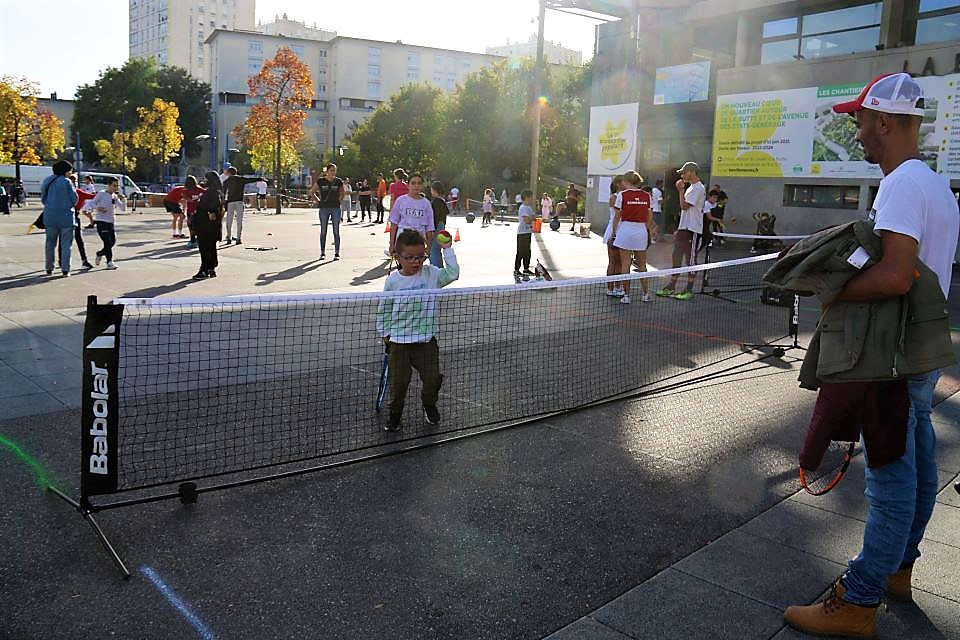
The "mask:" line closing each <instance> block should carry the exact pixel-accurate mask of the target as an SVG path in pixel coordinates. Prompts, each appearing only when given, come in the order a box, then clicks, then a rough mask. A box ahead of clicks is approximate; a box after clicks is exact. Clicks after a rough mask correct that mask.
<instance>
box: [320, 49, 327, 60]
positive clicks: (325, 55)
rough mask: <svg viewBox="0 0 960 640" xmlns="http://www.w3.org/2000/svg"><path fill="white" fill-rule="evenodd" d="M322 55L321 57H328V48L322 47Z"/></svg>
mask: <svg viewBox="0 0 960 640" xmlns="http://www.w3.org/2000/svg"><path fill="white" fill-rule="evenodd" d="M320 57H321V58H326V57H327V50H326V49H320Z"/></svg>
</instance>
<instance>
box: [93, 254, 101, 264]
mask: <svg viewBox="0 0 960 640" xmlns="http://www.w3.org/2000/svg"><path fill="white" fill-rule="evenodd" d="M102 260H103V256H102V255H100V254H99V253H98V254H97V258H96V260H94V261H93V264H95V265H97V266H98V267H99V266H100V262H101V261H102Z"/></svg>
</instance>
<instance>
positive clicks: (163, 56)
mask: <svg viewBox="0 0 960 640" xmlns="http://www.w3.org/2000/svg"><path fill="white" fill-rule="evenodd" d="M129 3H130V34H129V36H130V57H131V58H152V59H153V60H155V61H156V63H157V64H159V65H166V66H176V67H182V68H184V69H186V70H187V71H188V72H189V73H190V75H191V76H193V77H194V78H197V79H198V80H204V81H206V82H209V81H210V78H209V77H208V70H209V68H210V65H209V56H208V54H207V51H206V48H205V45H204V41H205V40H206V39H207V36H209V35H210V34H211V33H213V31H214V29H230V30H233V29H247V30H252V29H253V28H254V26H255V24H256V19H255V17H254V5H255V0H129Z"/></svg>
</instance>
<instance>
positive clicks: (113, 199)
mask: <svg viewBox="0 0 960 640" xmlns="http://www.w3.org/2000/svg"><path fill="white" fill-rule="evenodd" d="M90 206H91V208H92V209H93V210H94V212H95V213H94V216H95V220H96V223H97V234H98V235H99V236H100V239H101V240H102V241H103V248H102V249H100V250H99V251H97V259H96V263H97V264H98V265H99V264H100V261H101V260H103V259H104V258H106V259H107V269H116V268H117V265H116V263H114V261H113V245H115V244H116V243H117V232H116V227H115V223H116V217H115V215H114V214H115V213H116V210H117V209H120V210H121V211H126V208H127V203H126V199H125V198H124V197H123V193H121V192H120V181H119V180H118V179H116V178H110V181H109V182H107V188H106V189H105V190H104V191H101V192H100V193H98V194H97V195H95V196H94V197H93V200H92V201H91V202H90Z"/></svg>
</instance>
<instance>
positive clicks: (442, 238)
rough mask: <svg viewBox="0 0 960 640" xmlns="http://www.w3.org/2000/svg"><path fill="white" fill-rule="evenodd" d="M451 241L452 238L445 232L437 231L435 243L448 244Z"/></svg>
mask: <svg viewBox="0 0 960 640" xmlns="http://www.w3.org/2000/svg"><path fill="white" fill-rule="evenodd" d="M452 241H453V236H451V235H450V234H449V233H447V232H446V231H437V242H439V243H440V244H450V242H452Z"/></svg>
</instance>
